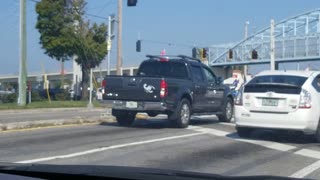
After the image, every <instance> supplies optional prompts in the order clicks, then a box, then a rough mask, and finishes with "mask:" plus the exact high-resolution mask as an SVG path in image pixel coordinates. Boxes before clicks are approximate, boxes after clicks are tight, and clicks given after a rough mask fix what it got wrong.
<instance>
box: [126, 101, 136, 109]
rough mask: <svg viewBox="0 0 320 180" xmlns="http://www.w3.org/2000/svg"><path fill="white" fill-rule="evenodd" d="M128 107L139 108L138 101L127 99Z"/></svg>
mask: <svg viewBox="0 0 320 180" xmlns="http://www.w3.org/2000/svg"><path fill="white" fill-rule="evenodd" d="M126 107H127V108H137V107H138V103H137V102H134V101H127V102H126Z"/></svg>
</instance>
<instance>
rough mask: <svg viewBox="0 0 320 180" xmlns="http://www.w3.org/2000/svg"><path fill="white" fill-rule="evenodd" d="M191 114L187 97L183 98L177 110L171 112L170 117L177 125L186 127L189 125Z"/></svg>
mask: <svg viewBox="0 0 320 180" xmlns="http://www.w3.org/2000/svg"><path fill="white" fill-rule="evenodd" d="M190 116H191V106H190V102H189V101H188V100H187V99H182V100H181V101H180V103H179V105H178V108H177V109H176V111H175V112H174V113H172V114H169V119H170V120H172V122H173V123H174V125H175V127H177V128H186V127H188V125H189V122H190Z"/></svg>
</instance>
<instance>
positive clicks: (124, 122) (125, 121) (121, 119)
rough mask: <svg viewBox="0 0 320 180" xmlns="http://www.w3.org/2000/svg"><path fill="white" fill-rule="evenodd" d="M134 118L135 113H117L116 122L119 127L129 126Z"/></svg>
mask: <svg viewBox="0 0 320 180" xmlns="http://www.w3.org/2000/svg"><path fill="white" fill-rule="evenodd" d="M135 118H136V113H132V112H118V113H117V115H116V119H117V122H118V124H119V125H120V126H125V127H128V126H131V125H132V124H133V122H134V120H135Z"/></svg>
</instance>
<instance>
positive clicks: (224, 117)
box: [217, 98, 234, 122]
mask: <svg viewBox="0 0 320 180" xmlns="http://www.w3.org/2000/svg"><path fill="white" fill-rule="evenodd" d="M233 111H234V106H233V101H232V99H231V98H227V99H226V101H225V103H224V104H223V107H222V114H217V116H218V119H219V121H220V122H230V121H231V119H232V116H233Z"/></svg>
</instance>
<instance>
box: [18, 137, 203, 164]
mask: <svg viewBox="0 0 320 180" xmlns="http://www.w3.org/2000/svg"><path fill="white" fill-rule="evenodd" d="M203 134H205V133H203V132H198V133H192V134H186V135H180V136H171V137H165V138H158V139H151V140H146V141H137V142H133V143H126V144H119V145H113V146H107V147H101V148H96V149H91V150H87V151H81V152H76V153H71V154H65V155H58V156H52V157H45V158H38V159H31V160H24V161H18V162H15V163H37V162H43V161H50V160H55V159H65V158H72V157H77V156H83V155H87V154H92V153H97V152H102V151H107V150H111V149H118V148H123V147H129V146H137V145H142V144H150V143H154V142H160V141H167V140H172V139H181V138H187V137H192V136H198V135H203Z"/></svg>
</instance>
